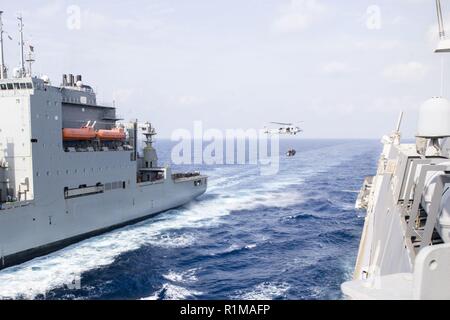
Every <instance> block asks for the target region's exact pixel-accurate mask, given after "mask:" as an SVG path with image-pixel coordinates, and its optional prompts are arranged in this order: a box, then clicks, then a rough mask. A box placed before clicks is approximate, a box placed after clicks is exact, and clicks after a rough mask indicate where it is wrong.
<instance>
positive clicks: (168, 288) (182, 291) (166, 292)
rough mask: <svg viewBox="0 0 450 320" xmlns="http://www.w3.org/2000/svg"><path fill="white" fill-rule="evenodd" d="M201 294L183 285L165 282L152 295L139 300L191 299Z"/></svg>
mask: <svg viewBox="0 0 450 320" xmlns="http://www.w3.org/2000/svg"><path fill="white" fill-rule="evenodd" d="M202 294H203V293H202V292H199V291H195V290H189V289H187V288H185V287H181V286H176V285H173V284H170V283H165V284H163V286H162V288H161V289H160V290H158V291H157V292H155V293H154V294H153V295H151V296H149V297H146V298H142V299H141V300H184V299H193V298H195V297H196V296H199V295H202Z"/></svg>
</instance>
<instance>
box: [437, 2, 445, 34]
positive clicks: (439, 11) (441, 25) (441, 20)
mask: <svg viewBox="0 0 450 320" xmlns="http://www.w3.org/2000/svg"><path fill="white" fill-rule="evenodd" d="M436 10H437V16H438V25H439V39H440V40H445V28H444V18H443V17H442V7H441V0H436Z"/></svg>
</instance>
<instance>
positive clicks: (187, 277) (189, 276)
mask: <svg viewBox="0 0 450 320" xmlns="http://www.w3.org/2000/svg"><path fill="white" fill-rule="evenodd" d="M197 271H198V269H197V268H193V269H189V270H186V271H181V272H175V271H172V270H171V271H169V273H167V274H164V275H163V277H164V278H165V279H166V280H169V281H171V282H177V283H192V282H195V281H197V280H198V278H197Z"/></svg>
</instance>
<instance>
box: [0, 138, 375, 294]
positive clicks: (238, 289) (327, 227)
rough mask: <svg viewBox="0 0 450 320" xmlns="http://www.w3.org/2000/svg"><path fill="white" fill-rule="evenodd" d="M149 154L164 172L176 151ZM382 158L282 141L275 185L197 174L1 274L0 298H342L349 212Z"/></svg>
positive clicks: (160, 145) (366, 146) (251, 174)
mask: <svg viewBox="0 0 450 320" xmlns="http://www.w3.org/2000/svg"><path fill="white" fill-rule="evenodd" d="M155 146H156V148H157V150H158V152H159V157H160V162H161V163H169V162H170V151H171V147H172V143H171V142H170V141H163V140H162V141H157V143H156V145H155ZM291 147H292V148H295V149H296V150H297V155H296V156H295V157H292V158H288V157H286V156H285V155H284V154H285V152H286V150H288V149H289V148H291ZM380 151H381V146H380V144H379V142H378V141H372V140H357V141H353V140H302V139H297V140H282V141H281V145H280V153H281V156H280V157H281V160H280V170H279V173H278V174H277V175H274V176H262V175H260V170H259V169H260V168H259V167H258V166H256V165H228V166H206V165H204V166H196V167H194V168H193V169H196V170H201V171H202V172H203V173H205V174H207V175H209V177H210V180H209V187H208V191H207V193H206V194H204V195H203V196H201V197H200V198H198V199H197V200H195V201H193V202H192V203H190V204H188V205H186V206H184V207H181V208H178V209H175V210H171V211H168V212H164V213H162V214H160V215H158V216H157V217H155V218H152V219H150V220H147V221H145V222H142V223H139V224H137V225H133V226H128V227H125V228H123V229H119V230H116V231H113V232H110V233H107V234H104V235H101V236H98V237H95V238H91V239H88V240H85V241H83V242H80V243H77V244H75V245H72V246H70V247H68V248H66V249H63V250H61V251H58V252H55V253H53V254H50V255H48V256H45V257H41V258H37V259H34V260H32V261H30V262H27V263H25V264H22V265H19V266H16V267H13V268H9V269H6V270H3V271H1V272H0V298H3V299H295V300H298V299H341V298H342V295H341V292H340V284H341V283H342V282H343V281H345V280H348V279H350V277H351V274H352V270H353V266H354V263H355V259H356V255H357V250H358V244H359V237H360V234H361V231H362V227H363V223H364V212H358V211H356V210H355V209H354V202H355V200H356V197H357V192H358V190H359V188H360V187H361V185H362V182H363V179H364V177H365V176H368V175H373V174H374V173H375V167H376V161H377V158H378V156H379V153H380ZM176 169H179V170H182V171H185V170H186V168H185V167H178V168H176Z"/></svg>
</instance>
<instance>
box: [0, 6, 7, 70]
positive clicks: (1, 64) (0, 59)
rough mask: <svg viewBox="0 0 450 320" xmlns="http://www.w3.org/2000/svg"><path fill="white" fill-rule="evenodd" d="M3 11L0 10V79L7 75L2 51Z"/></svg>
mask: <svg viewBox="0 0 450 320" xmlns="http://www.w3.org/2000/svg"><path fill="white" fill-rule="evenodd" d="M2 15H3V11H0V79H6V78H7V77H8V76H7V74H6V66H5V57H4V51H3V32H4V31H3V20H2Z"/></svg>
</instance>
